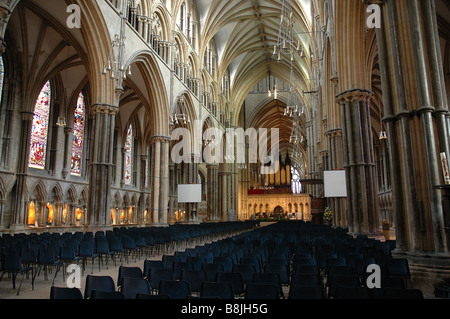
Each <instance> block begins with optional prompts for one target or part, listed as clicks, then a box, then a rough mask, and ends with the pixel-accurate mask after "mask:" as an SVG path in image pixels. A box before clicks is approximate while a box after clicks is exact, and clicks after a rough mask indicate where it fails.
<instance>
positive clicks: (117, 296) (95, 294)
mask: <svg viewBox="0 0 450 319" xmlns="http://www.w3.org/2000/svg"><path fill="white" fill-rule="evenodd" d="M90 299H93V300H122V299H125V297H124V296H123V294H122V293H121V292H120V291H109V292H106V291H99V290H93V291H92V294H91V298H90Z"/></svg>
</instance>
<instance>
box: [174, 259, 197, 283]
mask: <svg viewBox="0 0 450 319" xmlns="http://www.w3.org/2000/svg"><path fill="white" fill-rule="evenodd" d="M184 269H191V270H193V269H194V265H193V264H191V263H190V262H183V261H176V262H174V263H173V265H172V273H173V276H174V277H175V279H180V278H181V272H182V271H183V270H184Z"/></svg>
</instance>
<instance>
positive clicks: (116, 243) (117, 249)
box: [107, 235, 125, 267]
mask: <svg viewBox="0 0 450 319" xmlns="http://www.w3.org/2000/svg"><path fill="white" fill-rule="evenodd" d="M107 240H108V243H109V249H110V250H111V252H112V253H113V255H112V258H113V261H114V267H116V266H117V264H116V256H119V257H120V260H119V261H120V263H122V258H123V256H124V255H125V249H123V245H122V242H121V241H120V239H119V238H118V237H117V236H115V235H109V236H107Z"/></svg>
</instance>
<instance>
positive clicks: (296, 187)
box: [291, 167, 302, 195]
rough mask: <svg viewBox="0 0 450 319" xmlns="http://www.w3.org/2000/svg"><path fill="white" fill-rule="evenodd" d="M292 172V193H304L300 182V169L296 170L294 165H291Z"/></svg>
mask: <svg viewBox="0 0 450 319" xmlns="http://www.w3.org/2000/svg"><path fill="white" fill-rule="evenodd" d="M291 174H292V181H291V186H292V193H293V194H294V195H299V194H301V193H302V183H301V182H300V174H299V172H298V170H296V169H295V168H293V167H291Z"/></svg>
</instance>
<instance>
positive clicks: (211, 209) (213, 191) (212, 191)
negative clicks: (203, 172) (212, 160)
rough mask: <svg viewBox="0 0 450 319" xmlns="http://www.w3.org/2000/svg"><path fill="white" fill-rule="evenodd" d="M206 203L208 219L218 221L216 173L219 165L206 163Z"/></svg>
mask: <svg viewBox="0 0 450 319" xmlns="http://www.w3.org/2000/svg"><path fill="white" fill-rule="evenodd" d="M207 169H208V176H207V179H208V181H207V187H208V189H207V205H208V220H209V221H213V222H216V221H218V214H217V213H218V202H217V200H218V197H217V193H218V183H217V182H218V174H219V165H214V164H211V165H207Z"/></svg>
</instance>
